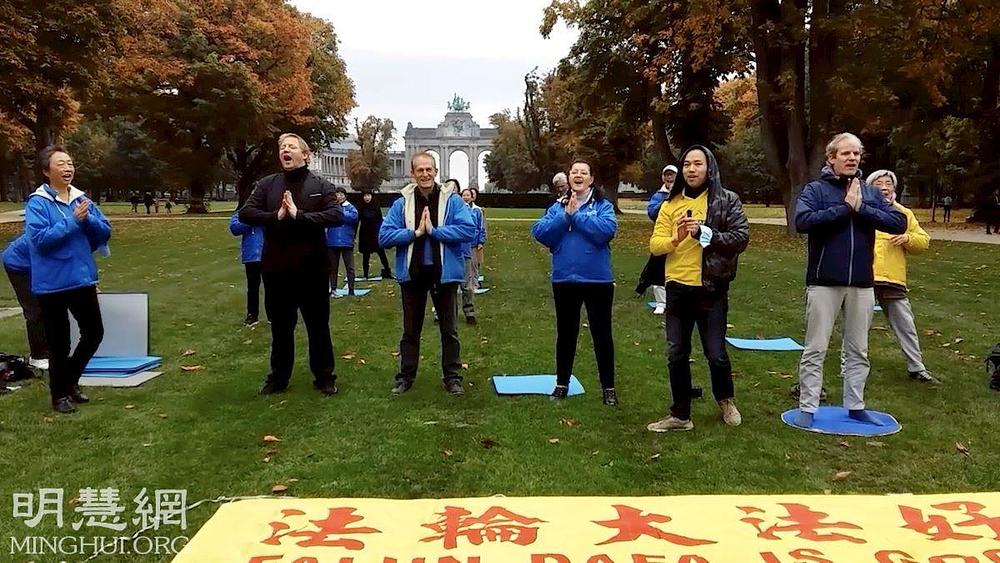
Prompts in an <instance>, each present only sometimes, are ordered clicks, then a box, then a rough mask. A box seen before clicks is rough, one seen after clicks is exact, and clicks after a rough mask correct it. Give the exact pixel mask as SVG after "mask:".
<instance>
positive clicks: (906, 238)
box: [867, 170, 937, 383]
mask: <svg viewBox="0 0 1000 563" xmlns="http://www.w3.org/2000/svg"><path fill="white" fill-rule="evenodd" d="M867 183H868V184H870V185H873V186H876V187H877V188H879V189H880V190H881V191H882V195H883V196H884V197H885V200H886V201H888V202H889V203H891V204H892V206H893V207H895V208H896V209H897V210H899V211H900V212H901V213H903V214H904V215H906V232H905V233H903V234H901V235H890V234H888V233H883V232H882V231H876V232H875V264H874V266H875V299H876V300H877V301H878V304H879V305H881V307H882V312H883V313H884V314H885V316H886V318H887V319H888V320H889V326H891V327H892V330H893V332H895V333H896V339H897V340H899V344H900V347H901V348H902V350H903V356H904V357H905V358H906V369H907V371H909V373H910V378H911V379H913V380H915V381H921V382H924V383H937V380H936V379H935V378H934V376H932V375H931V374H930V373H929V372H928V371H927V368H926V367H924V362H923V358H922V355H921V353H920V341H919V339H918V338H917V327H916V325H915V324H914V322H913V309H912V308H911V307H910V300H909V299H908V298H907V297H906V294H907V287H906V255H907V254H914V253H918V252H923V251H924V250H927V247H928V246H929V245H930V241H931V237H930V236H929V235H928V234H927V231H925V230H923V229H922V228H921V227H920V223H918V222H917V218H916V217H915V216H914V215H913V212H912V211H910V210H909V209H907V208H905V207H903V206H902V205H900V203H899V202H897V201H896V185H897V184H896V175H895V174H893V173H892V172H890V171H889V170H878V171H876V172H875V173H873V174H872V175H870V176H868V182H867Z"/></svg>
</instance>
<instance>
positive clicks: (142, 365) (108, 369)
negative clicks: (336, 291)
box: [83, 356, 162, 375]
mask: <svg viewBox="0 0 1000 563" xmlns="http://www.w3.org/2000/svg"><path fill="white" fill-rule="evenodd" d="M161 362H162V359H161V358H158V357H156V356H95V357H93V358H91V359H90V362H89V363H88V364H87V367H85V368H83V373H85V374H87V375H89V374H91V373H100V374H107V373H121V374H125V375H131V374H133V373H139V372H140V371H146V370H148V369H150V368H154V367H157V366H159V365H160V363H161Z"/></svg>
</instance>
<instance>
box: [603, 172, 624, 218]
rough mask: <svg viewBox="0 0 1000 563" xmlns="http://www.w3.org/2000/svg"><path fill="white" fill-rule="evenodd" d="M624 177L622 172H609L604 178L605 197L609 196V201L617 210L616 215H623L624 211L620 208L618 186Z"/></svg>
mask: <svg viewBox="0 0 1000 563" xmlns="http://www.w3.org/2000/svg"><path fill="white" fill-rule="evenodd" d="M621 178H622V175H621V173H620V172H609V173H607V174H606V175H604V176H602V181H601V182H602V185H603V186H604V195H605V196H607V198H608V201H610V202H611V205H612V206H614V208H615V215H622V210H621V208H620V207H618V184H620V183H621V181H622V180H621Z"/></svg>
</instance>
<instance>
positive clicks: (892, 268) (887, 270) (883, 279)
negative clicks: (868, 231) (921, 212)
mask: <svg viewBox="0 0 1000 563" xmlns="http://www.w3.org/2000/svg"><path fill="white" fill-rule="evenodd" d="M892 206H893V207H894V208H896V209H897V210H898V211H900V212H901V213H902V214H903V215H906V234H908V235H910V241H909V242H907V243H906V245H904V246H896V245H895V244H892V240H891V239H892V235H890V234H886V233H883V232H882V231H875V283H889V284H894V285H898V286H902V287H906V255H907V254H917V253H919V252H923V251H925V250H927V248H928V247H929V246H930V244H931V237H930V235H928V234H927V231H925V230H924V229H923V227H921V226H920V223H919V222H917V218H916V216H915V215H913V212H912V211H910V210H909V209H907V208H905V207H903V206H902V205H900V204H899V203H898V202H893V204H892Z"/></svg>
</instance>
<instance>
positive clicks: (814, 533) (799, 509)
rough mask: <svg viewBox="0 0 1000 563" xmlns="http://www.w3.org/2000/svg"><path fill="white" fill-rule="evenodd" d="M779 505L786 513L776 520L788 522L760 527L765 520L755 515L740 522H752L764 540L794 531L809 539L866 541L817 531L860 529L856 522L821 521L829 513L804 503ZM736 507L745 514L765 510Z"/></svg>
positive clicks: (760, 512) (758, 512)
mask: <svg viewBox="0 0 1000 563" xmlns="http://www.w3.org/2000/svg"><path fill="white" fill-rule="evenodd" d="M780 505H781V506H782V507H784V508H785V511H786V512H787V513H788V515H787V516H781V517H779V518H778V520H784V521H785V522H789V524H773V525H771V526H769V527H768V528H766V529H765V528H763V527H762V524H764V522H765V521H764V519H763V518H758V517H756V516H755V517H749V518H740V522H746V523H747V524H752V525H753V527H754V528H757V537H758V538H763V539H766V540H780V539H781V538H779V537H778V534H779V533H792V532H794V533H795V534H796V537H799V538H802V539H804V540H809V541H820V542H822V541H846V542H851V543H868V542H867V541H865V540H863V539H861V538H856V537H854V536H848V535H846V534H837V533H830V534H824V533H820V532H819V530H829V529H833V528H840V529H843V530H861V529H862V528H861V526H858V525H857V524H851V523H850V522H823V520H824V519H825V518H829V517H830V515H829V514H827V513H825V512H816V511H814V510H812V509H810V508H809V507H808V506H806V505H804V504H795V503H787V504H786V503H780ZM737 508H739V509H740V510H742V511H743V512H744V513H745V514H747V515H752V514H763V513H764V512H765V511H764V510H763V509H760V508H757V507H755V506H740V507H737Z"/></svg>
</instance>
